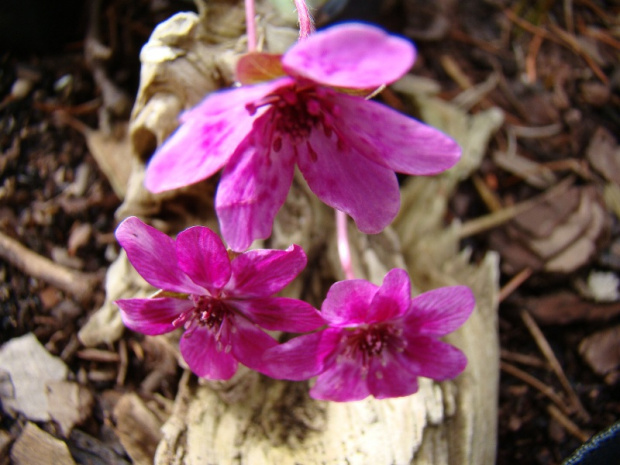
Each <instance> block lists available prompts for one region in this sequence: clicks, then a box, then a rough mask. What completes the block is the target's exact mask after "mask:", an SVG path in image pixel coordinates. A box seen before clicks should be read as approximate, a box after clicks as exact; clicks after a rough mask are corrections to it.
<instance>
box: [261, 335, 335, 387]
mask: <svg viewBox="0 0 620 465" xmlns="http://www.w3.org/2000/svg"><path fill="white" fill-rule="evenodd" d="M333 333H334V332H333V331H331V333H330V332H329V330H327V331H319V332H317V333H312V334H306V335H303V336H299V337H296V338H294V339H291V340H290V341H288V342H285V343H284V344H280V345H278V346H275V347H273V348H271V349H269V350H267V351H266V352H265V355H264V357H263V363H264V368H265V373H266V374H268V375H269V376H271V377H272V378H276V379H288V380H291V381H302V380H304V379H309V378H312V377H313V376H316V375H318V374H319V373H320V372H321V371H323V360H324V359H325V357H326V356H327V355H329V353H330V349H331V350H333V348H334V346H335V344H336V341H337V339H334V334H333ZM325 337H326V338H327V339H331V340H332V342H331V345H330V344H329V343H326V342H325ZM338 337H339V331H338V334H337V335H336V338H338Z"/></svg>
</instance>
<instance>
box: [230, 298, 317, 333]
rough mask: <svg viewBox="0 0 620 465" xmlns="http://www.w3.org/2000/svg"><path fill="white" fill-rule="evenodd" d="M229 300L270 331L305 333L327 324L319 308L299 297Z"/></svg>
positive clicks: (232, 304) (249, 317)
mask: <svg viewBox="0 0 620 465" xmlns="http://www.w3.org/2000/svg"><path fill="white" fill-rule="evenodd" d="M228 302H229V304H230V305H231V306H233V307H234V308H235V309H237V310H238V311H240V312H241V313H243V314H244V315H245V316H246V317H247V318H248V320H250V321H252V322H254V323H256V324H257V325H259V326H261V327H262V328H265V329H268V330H270V331H287V332H291V333H303V332H306V331H313V330H315V329H317V328H319V327H321V326H323V325H324V324H325V320H323V318H321V314H320V313H319V312H318V310H317V309H315V308H314V307H313V306H312V305H310V304H309V303H306V302H303V301H301V300H298V299H289V298H287V297H263V298H260V297H259V298H254V299H248V300H236V301H231V300H229V301H228Z"/></svg>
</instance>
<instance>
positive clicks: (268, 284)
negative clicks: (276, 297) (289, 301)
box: [226, 245, 308, 298]
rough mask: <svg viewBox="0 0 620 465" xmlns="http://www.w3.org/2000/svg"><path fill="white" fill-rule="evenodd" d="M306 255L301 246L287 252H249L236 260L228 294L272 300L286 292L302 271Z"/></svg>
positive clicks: (290, 248)
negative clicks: (282, 291) (275, 295)
mask: <svg viewBox="0 0 620 465" xmlns="http://www.w3.org/2000/svg"><path fill="white" fill-rule="evenodd" d="M307 260H308V259H307V258H306V254H305V253H304V251H303V249H302V248H301V247H299V246H298V245H292V246H290V247H289V248H288V249H286V250H269V249H258V250H249V251H247V252H245V253H242V254H241V255H238V256H237V257H236V258H234V259H233V261H232V263H231V265H232V277H231V278H230V282H229V283H228V285H227V286H226V290H227V291H228V292H229V293H230V295H232V296H234V297H238V298H239V297H269V296H271V295H273V294H275V293H276V292H280V291H281V290H282V289H284V288H285V287H286V286H287V285H288V284H289V283H290V282H291V281H292V280H293V279H295V277H296V276H297V275H298V274H299V273H300V272H301V270H303V269H304V268H305V266H306V263H307Z"/></svg>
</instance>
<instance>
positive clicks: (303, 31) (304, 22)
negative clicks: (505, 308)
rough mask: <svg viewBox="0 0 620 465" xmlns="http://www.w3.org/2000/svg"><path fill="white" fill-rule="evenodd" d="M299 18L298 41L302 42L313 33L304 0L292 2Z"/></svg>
mask: <svg viewBox="0 0 620 465" xmlns="http://www.w3.org/2000/svg"><path fill="white" fill-rule="evenodd" d="M294 1H295V8H296V9H297V17H298V18H299V40H303V39H305V38H306V37H308V36H309V35H310V34H312V33H313V32H314V21H313V20H312V16H310V11H309V10H308V5H306V2H305V0H294Z"/></svg>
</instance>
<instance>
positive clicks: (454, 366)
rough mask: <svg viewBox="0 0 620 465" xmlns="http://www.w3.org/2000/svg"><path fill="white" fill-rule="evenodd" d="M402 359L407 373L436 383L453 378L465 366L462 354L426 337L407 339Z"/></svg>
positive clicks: (451, 347)
mask: <svg viewBox="0 0 620 465" xmlns="http://www.w3.org/2000/svg"><path fill="white" fill-rule="evenodd" d="M402 357H403V364H404V365H406V366H407V367H408V369H409V371H411V372H413V373H416V374H417V375H418V376H424V377H425V378H431V379H434V380H436V381H443V380H445V379H452V378H455V377H457V376H458V375H459V374H461V372H462V371H463V370H464V369H465V367H466V366H467V357H466V356H465V354H464V353H463V352H461V351H460V350H459V349H457V348H456V347H454V346H451V345H450V344H446V343H445V342H441V341H438V340H437V339H433V338H431V337H427V336H419V337H416V338H410V339H408V340H407V346H406V348H405V351H404V352H403V354H402Z"/></svg>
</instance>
